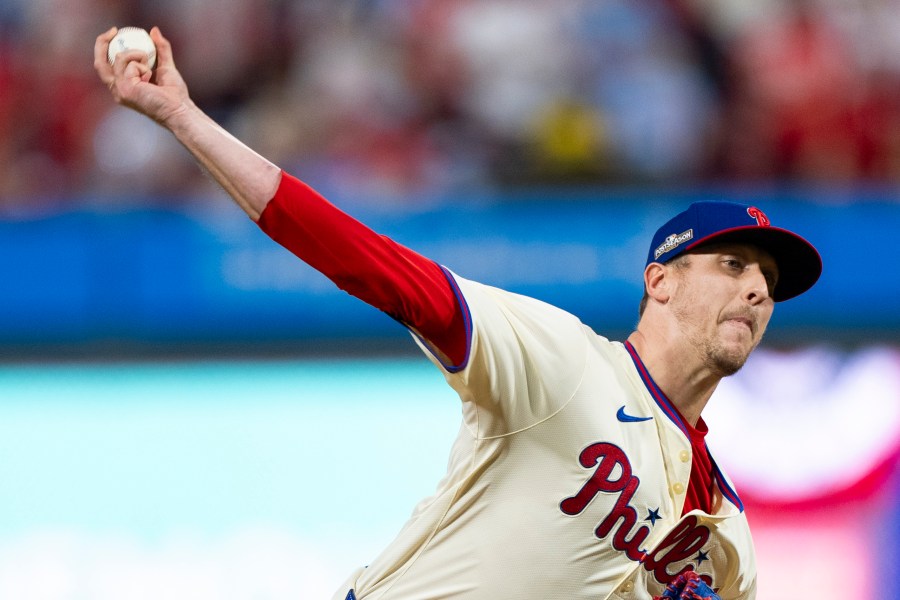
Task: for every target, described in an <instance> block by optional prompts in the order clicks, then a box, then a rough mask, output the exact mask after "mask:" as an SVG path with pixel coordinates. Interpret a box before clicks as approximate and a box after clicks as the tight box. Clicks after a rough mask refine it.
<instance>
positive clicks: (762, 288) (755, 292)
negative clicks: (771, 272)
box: [744, 265, 771, 306]
mask: <svg viewBox="0 0 900 600" xmlns="http://www.w3.org/2000/svg"><path fill="white" fill-rule="evenodd" d="M770 296H771V293H770V290H769V282H768V281H766V276H765V275H763V273H762V271H761V270H760V269H759V266H758V265H754V266H753V267H752V268H751V269H749V271H748V273H747V287H746V289H745V291H744V300H746V301H747V303H748V304H750V305H752V306H756V305H757V304H760V303H762V302H765V301H766V300H768V299H769V297H770Z"/></svg>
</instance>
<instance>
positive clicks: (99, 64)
mask: <svg viewBox="0 0 900 600" xmlns="http://www.w3.org/2000/svg"><path fill="white" fill-rule="evenodd" d="M117 31H118V29H117V28H115V27H110V28H109V29H107V30H106V31H104V32H103V33H101V34H100V35H98V36H97V40H96V41H95V42H94V70H95V71H97V74H98V75H99V76H100V80H101V81H103V83H106V84H107V85H108V84H109V83H110V82H111V81H112V79H113V69H112V65H110V64H109V59H108V58H107V52H109V42H110V40H112V39H113V38H114V37H115V35H116V32H117Z"/></svg>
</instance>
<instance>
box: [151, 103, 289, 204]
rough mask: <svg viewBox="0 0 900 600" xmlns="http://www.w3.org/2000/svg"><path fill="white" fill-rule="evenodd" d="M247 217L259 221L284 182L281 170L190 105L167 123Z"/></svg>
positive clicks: (185, 105)
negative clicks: (281, 182)
mask: <svg viewBox="0 0 900 600" xmlns="http://www.w3.org/2000/svg"><path fill="white" fill-rule="evenodd" d="M162 125H163V126H164V127H166V128H167V129H169V130H170V131H171V132H172V133H173V134H174V135H175V138H176V139H177V140H178V141H179V142H180V143H181V144H182V145H183V146H184V147H185V148H186V149H187V150H188V152H190V153H191V155H193V157H194V158H195V159H196V161H197V162H198V163H199V164H200V166H201V167H202V168H203V169H204V170H205V171H206V172H208V173H209V174H210V176H211V177H212V178H213V179H214V180H215V181H216V182H217V183H218V184H219V185H220V186H222V188H223V189H224V190H225V191H226V192H227V193H228V195H229V196H231V197H232V198H233V199H234V201H235V202H236V203H237V205H238V206H240V207H241V208H242V209H243V210H244V212H246V213H247V215H249V216H250V218H251V219H253V220H254V221H258V220H259V217H260V215H261V214H262V212H263V210H264V209H265V207H266V204H267V203H268V202H269V200H270V199H271V198H272V196H274V195H275V192H276V190H277V189H278V185H279V183H280V181H281V169H280V168H279V167H277V166H275V165H274V164H273V163H271V162H270V161H268V160H267V159H266V158H264V157H262V156H260V155H259V154H257V153H256V152H255V151H253V150H252V149H251V148H249V147H248V146H246V145H245V144H244V143H243V142H241V141H240V140H238V139H237V138H236V137H234V136H233V135H231V134H230V133H228V132H227V131H226V130H225V129H224V128H222V127H221V126H220V125H218V124H217V123H216V122H215V121H213V120H212V119H211V118H210V117H208V116H207V115H206V114H205V113H203V111H201V110H200V109H199V108H197V107H196V106H194V105H193V104H192V103H191V104H187V103H186V104H184V105H183V108H182V109H181V110H179V111H177V112H175V113H173V114H172V115H171V116H169V117H168V118H167V119H166V120H165V122H164V123H162Z"/></svg>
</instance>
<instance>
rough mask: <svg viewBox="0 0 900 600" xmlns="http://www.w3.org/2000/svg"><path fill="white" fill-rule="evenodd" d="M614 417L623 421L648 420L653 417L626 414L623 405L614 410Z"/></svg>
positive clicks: (638, 421)
mask: <svg viewBox="0 0 900 600" xmlns="http://www.w3.org/2000/svg"><path fill="white" fill-rule="evenodd" d="M616 418H617V419H618V420H620V421H622V422H623V423H640V422H641V421H649V420H650V419H652V418H653V417H632V416H631V415H626V414H625V407H624V406H623V407H622V408H620V409H619V410H618V411H617V412H616Z"/></svg>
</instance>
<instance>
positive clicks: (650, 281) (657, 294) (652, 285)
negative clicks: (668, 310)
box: [644, 263, 672, 304]
mask: <svg viewBox="0 0 900 600" xmlns="http://www.w3.org/2000/svg"><path fill="white" fill-rule="evenodd" d="M671 284H672V274H671V273H670V272H669V269H668V268H667V267H666V266H665V265H661V264H659V263H650V264H649V265H647V268H646V269H644V288H645V289H646V290H647V295H648V296H649V297H650V298H651V299H652V300H655V301H656V302H659V303H660V304H665V303H666V302H668V301H669V298H670V297H671V291H672V290H671V289H670V286H671Z"/></svg>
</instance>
